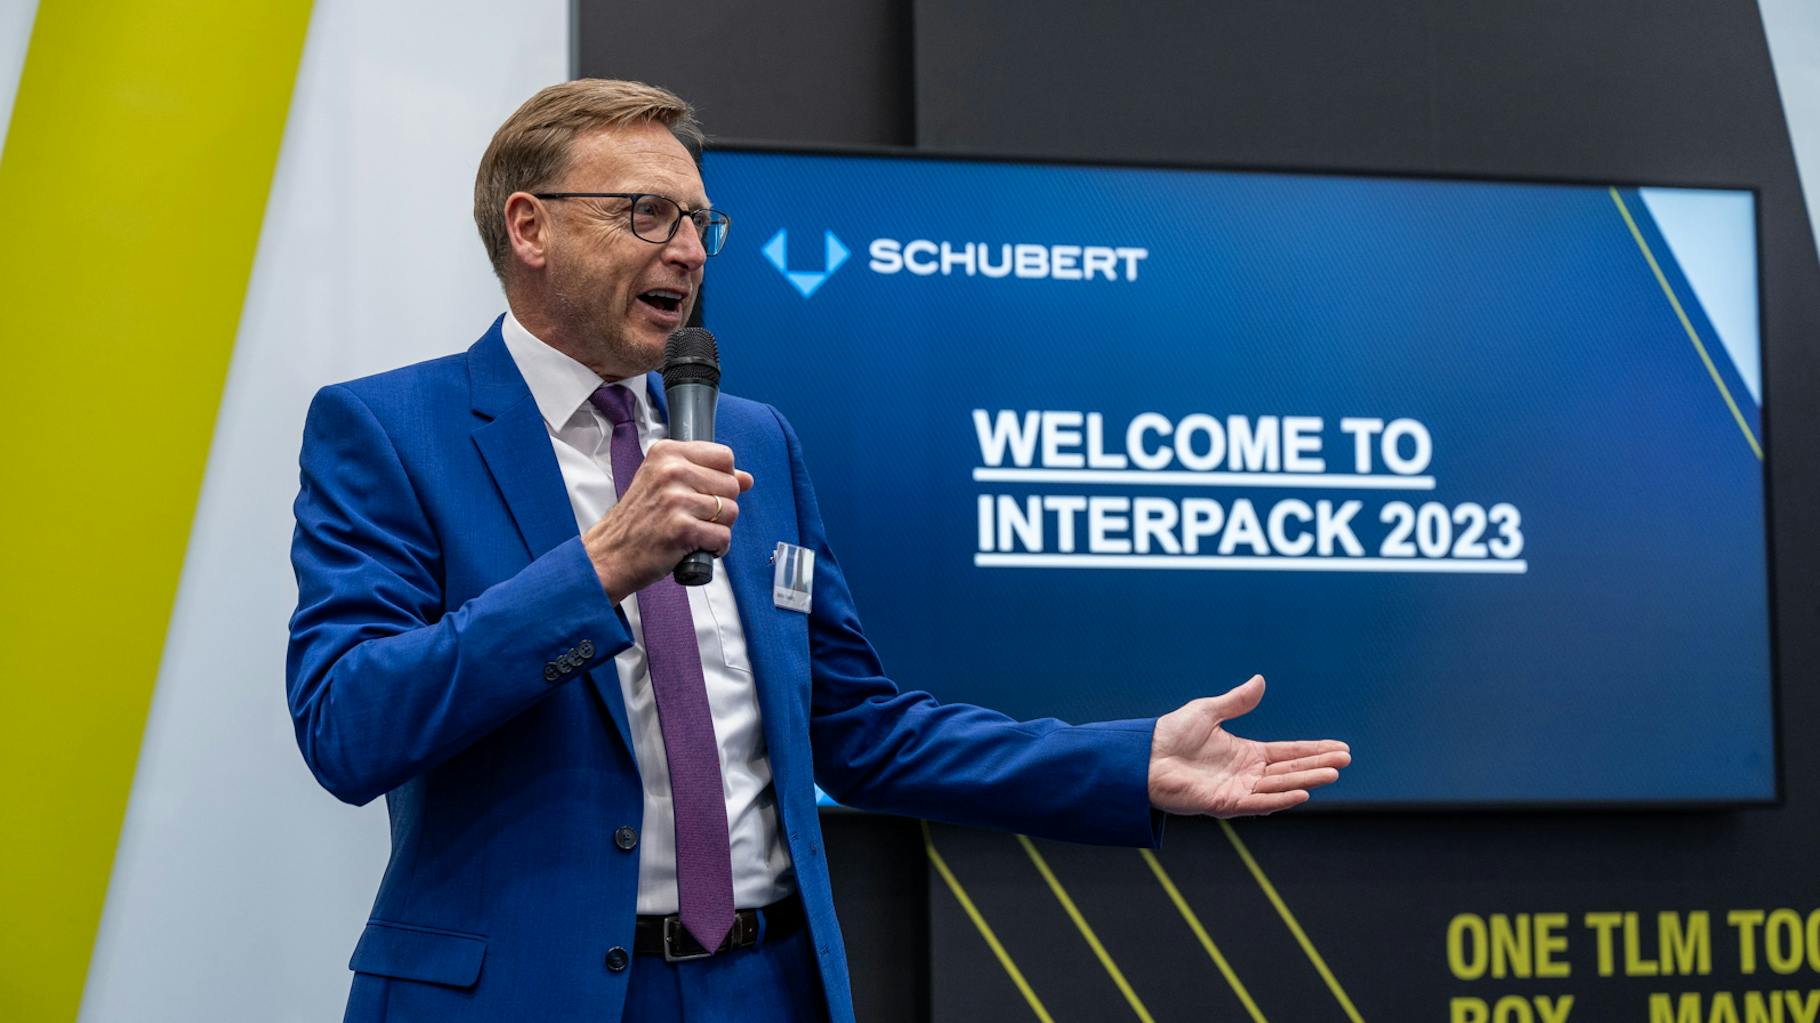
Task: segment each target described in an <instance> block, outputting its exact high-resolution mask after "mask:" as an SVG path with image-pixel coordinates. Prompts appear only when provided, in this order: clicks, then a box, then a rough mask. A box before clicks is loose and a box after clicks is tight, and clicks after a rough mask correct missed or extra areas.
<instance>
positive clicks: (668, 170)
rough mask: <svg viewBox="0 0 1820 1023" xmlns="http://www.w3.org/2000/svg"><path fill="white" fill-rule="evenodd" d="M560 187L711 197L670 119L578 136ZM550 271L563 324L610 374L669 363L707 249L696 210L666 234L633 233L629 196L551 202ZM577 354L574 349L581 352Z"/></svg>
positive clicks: (683, 202)
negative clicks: (693, 217) (693, 219)
mask: <svg viewBox="0 0 1820 1023" xmlns="http://www.w3.org/2000/svg"><path fill="white" fill-rule="evenodd" d="M549 190H550V191H556V192H641V193H649V194H652V195H661V196H664V197H666V198H668V199H671V200H674V201H675V202H676V203H677V204H678V205H679V206H681V207H682V208H683V209H691V210H692V209H698V208H700V207H703V206H706V205H708V196H707V193H706V192H705V190H704V189H703V187H702V181H701V174H700V173H699V172H697V171H696V169H695V161H694V160H692V159H690V157H689V151H688V150H686V149H684V148H683V145H682V143H681V142H678V141H677V140H676V137H675V136H674V135H671V134H670V132H669V129H667V128H665V127H664V126H663V125H661V124H656V123H646V124H637V125H626V126H621V127H615V128H606V129H602V130H600V131H597V132H594V133H592V134H588V135H582V136H579V137H577V138H576V139H575V142H574V144H573V146H572V148H571V149H570V159H569V166H568V169H567V170H566V171H565V172H564V173H563V175H562V178H561V180H560V181H558V182H555V183H553V184H552V185H551V187H550V189H549ZM548 206H549V208H550V212H551V232H550V239H549V244H548V248H547V250H546V259H547V264H546V267H545V272H546V274H547V279H548V282H549V294H550V298H551V302H552V305H553V306H554V308H553V309H552V310H551V313H552V314H553V315H554V316H555V317H556V319H557V320H558V321H559V322H560V323H561V326H562V330H563V333H564V334H565V335H566V336H567V337H568V338H569V339H570V340H571V341H572V342H573V343H574V344H576V345H577V346H578V347H580V348H581V349H582V350H583V351H582V353H580V355H579V356H578V357H581V358H582V361H584V362H586V363H588V364H589V365H590V366H591V367H593V368H594V369H595V371H596V372H599V373H601V374H602V376H604V377H606V378H607V379H616V378H618V377H623V376H631V375H634V374H637V373H643V372H647V371H649V370H654V369H657V368H659V367H661V366H662V365H663V357H664V341H665V340H666V339H668V338H669V336H670V334H671V333H672V332H673V331H675V330H676V328H678V327H680V326H682V325H683V324H684V323H687V322H688V320H689V313H690V311H691V310H693V309H694V308H695V299H696V294H697V292H698V291H699V289H700V288H701V275H702V264H703V263H705V262H706V261H707V258H708V256H707V252H706V251H705V250H704V249H703V248H702V245H701V238H700V237H699V236H698V235H697V234H696V231H695V225H694V224H692V223H690V222H689V221H687V220H684V221H683V223H681V224H680V225H678V226H677V228H676V234H675V235H674V236H673V237H671V239H670V240H669V241H668V242H666V243H663V244H654V243H652V242H649V241H646V240H644V239H642V238H640V237H638V236H637V235H635V234H633V233H632V227H631V220H630V217H629V216H628V213H627V208H628V202H627V200H624V199H564V200H556V201H551V202H549V203H548ZM572 354H574V353H572Z"/></svg>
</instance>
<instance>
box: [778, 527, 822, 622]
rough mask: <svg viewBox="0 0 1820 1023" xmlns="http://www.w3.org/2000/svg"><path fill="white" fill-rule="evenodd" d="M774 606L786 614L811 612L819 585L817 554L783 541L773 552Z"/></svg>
mask: <svg viewBox="0 0 1820 1023" xmlns="http://www.w3.org/2000/svg"><path fill="white" fill-rule="evenodd" d="M771 564H772V566H773V567H772V570H771V603H773V604H776V605H777V606H778V607H781V608H783V609H784V610H785V611H800V612H802V613H803V614H808V613H809V601H810V598H811V589H812V587H813V585H814V582H815V552H814V551H812V550H809V549H807V548H804V547H798V546H796V545H795V544H793V543H783V542H781V541H780V542H779V543H778V545H777V550H775V551H772V552H771Z"/></svg>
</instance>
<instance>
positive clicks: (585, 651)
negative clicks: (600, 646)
mask: <svg viewBox="0 0 1820 1023" xmlns="http://www.w3.org/2000/svg"><path fill="white" fill-rule="evenodd" d="M575 652H576V653H578V654H580V655H581V656H582V659H583V660H586V659H588V658H590V657H593V656H594V641H593V640H591V639H584V640H582V641H581V645H580V646H578V647H576V648H575Z"/></svg>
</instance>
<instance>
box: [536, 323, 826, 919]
mask: <svg viewBox="0 0 1820 1023" xmlns="http://www.w3.org/2000/svg"><path fill="white" fill-rule="evenodd" d="M501 333H502V334H503V335H504V337H505V343H506V350H507V351H509V352H511V353H512V361H514V362H516V363H517V364H518V371H519V373H521V374H523V375H524V378H525V383H526V384H528V385H530V388H531V397H532V398H533V399H534V400H535V401H536V402H537V409H538V411H539V412H541V413H542V414H543V421H544V427H545V428H546V429H548V430H549V432H550V447H551V448H553V449H554V450H555V452H556V463H557V465H559V466H560V467H561V468H562V479H563V483H564V485H565V486H566V487H567V488H568V491H569V504H570V506H571V507H572V508H573V509H574V511H575V523H576V525H577V526H578V527H579V528H580V529H581V530H582V531H583V532H586V531H587V529H588V527H590V526H592V525H594V523H596V522H598V521H600V518H601V516H603V515H605V514H606V513H607V511H608V509H610V508H612V507H613V505H614V504H615V503H616V502H617V500H618V495H617V493H616V492H615V490H614V488H613V460H612V457H611V454H610V446H611V440H612V435H613V427H612V424H610V423H609V422H607V420H606V417H604V416H602V415H601V414H600V412H599V411H598V410H596V409H595V408H594V406H593V405H592V404H590V403H589V401H588V396H589V395H591V394H593V393H594V390H595V388H597V387H599V386H600V385H601V384H602V383H603V382H605V383H616V384H620V385H622V386H624V387H625V388H626V389H627V390H629V391H631V392H632V395H633V397H634V399H635V405H636V408H637V413H636V414H637V419H638V443H639V446H640V447H641V448H642V449H643V450H645V451H649V450H651V445H652V444H654V443H656V442H657V441H660V440H663V439H664V437H665V435H666V428H665V425H664V423H663V421H662V420H660V419H659V418H658V417H657V413H656V410H655V409H654V408H652V406H651V402H650V400H649V398H648V396H647V395H646V394H645V378H644V377H643V376H642V375H640V376H636V377H631V378H628V379H626V380H618V381H602V380H601V378H600V376H599V375H598V374H596V373H595V372H594V371H593V370H591V369H589V368H588V367H586V366H584V365H582V364H581V363H579V362H577V361H575V360H574V359H571V358H570V357H569V356H567V355H564V354H563V353H562V352H559V351H557V350H556V349H554V348H551V347H550V346H549V345H547V344H545V343H543V342H542V341H540V340H538V339H537V338H536V337H535V336H533V335H532V334H531V332H530V331H528V330H526V329H525V328H524V325H523V324H521V323H519V322H518V318H517V317H515V316H513V315H512V314H511V313H509V312H508V313H506V318H505V323H504V324H503V325H502V326H501ZM687 591H688V594H689V613H690V615H691V616H693V618H694V619H695V641H696V644H697V645H698V646H699V647H700V649H701V667H702V676H703V678H704V679H705V680H706V682H707V686H708V709H709V711H710V713H711V714H712V716H713V720H714V738H715V743H716V745H717V746H718V747H719V748H720V777H721V786H722V788H723V790H724V792H725V794H726V799H727V828H728V839H729V845H730V846H731V848H732V850H733V903H734V905H735V906H737V907H739V908H741V909H751V908H755V907H759V906H766V905H769V904H771V903H773V902H776V901H777V900H779V899H781V898H783V897H785V896H787V895H789V894H790V892H791V891H793V890H794V878H793V876H792V873H791V866H790V853H789V852H788V851H787V850H786V849H785V848H784V843H783V836H782V834H781V833H780V831H779V828H778V821H777V796H776V793H775V791H774V790H773V789H772V787H771V761H770V759H769V758H768V756H767V755H766V752H765V735H764V730H763V729H762V728H761V727H760V724H759V716H758V713H759V712H758V693H757V691H756V690H755V689H754V688H753V679H752V663H751V661H750V660H748V659H747V656H746V636H745V630H744V629H743V628H742V627H741V625H740V622H739V608H738V607H737V606H736V605H735V604H734V602H733V587H732V586H731V585H730V584H729V583H728V582H727V574H726V572H724V571H716V572H715V573H714V579H713V581H712V582H710V583H708V584H707V585H706V586H690V587H687ZM619 606H620V608H621V610H623V611H624V612H625V614H626V620H627V621H628V622H629V623H630V624H631V626H632V640H633V646H632V647H631V648H630V649H628V650H625V651H623V652H622V653H620V655H619V656H618V657H616V658H614V664H615V666H616V667H617V668H618V669H619V687H620V691H621V692H623V693H624V694H625V698H626V719H627V721H628V722H629V723H630V724H631V727H632V735H631V737H630V738H631V740H632V751H633V754H634V756H636V757H637V759H638V773H639V776H640V778H641V779H642V780H643V784H644V796H645V819H644V826H643V827H642V828H641V829H640V831H639V858H638V912H639V914H640V915H668V914H671V913H675V912H676V911H677V905H676V821H675V814H674V811H673V809H672V807H671V802H670V768H669V762H668V761H667V760H666V759H665V758H664V737H663V731H662V729H661V728H660V727H659V725H658V720H657V704H656V703H655V702H654V700H653V697H652V693H651V673H650V668H649V666H648V664H647V662H646V660H645V641H644V630H643V628H642V627H641V626H640V624H639V619H638V597H637V596H636V595H634V596H630V597H627V598H626V599H625V600H624V601H623V602H621V603H620V605H619ZM609 823H617V822H609Z"/></svg>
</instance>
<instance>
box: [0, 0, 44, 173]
mask: <svg viewBox="0 0 1820 1023" xmlns="http://www.w3.org/2000/svg"><path fill="white" fill-rule="evenodd" d="M37 16H38V0H0V153H4V152H5V151H6V126H7V125H9V124H11V123H12V119H13V97H14V96H17V95H18V94H19V73H20V72H21V71H23V70H25V50H26V45H27V44H28V43H30V42H31V39H32V22H33V21H34V20H35V19H36V18H37Z"/></svg>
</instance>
